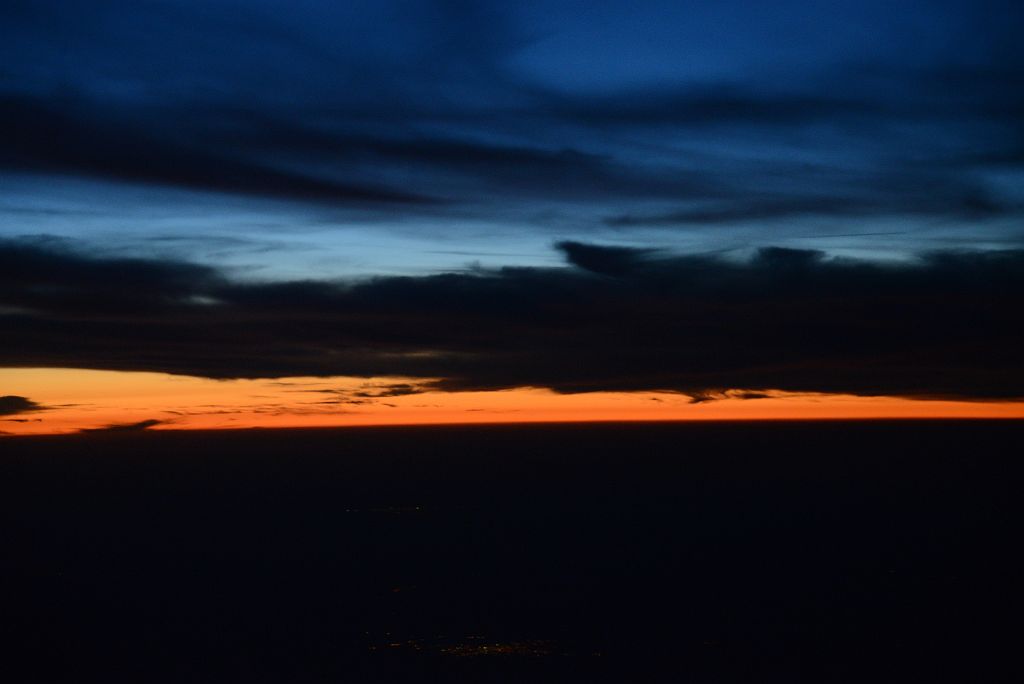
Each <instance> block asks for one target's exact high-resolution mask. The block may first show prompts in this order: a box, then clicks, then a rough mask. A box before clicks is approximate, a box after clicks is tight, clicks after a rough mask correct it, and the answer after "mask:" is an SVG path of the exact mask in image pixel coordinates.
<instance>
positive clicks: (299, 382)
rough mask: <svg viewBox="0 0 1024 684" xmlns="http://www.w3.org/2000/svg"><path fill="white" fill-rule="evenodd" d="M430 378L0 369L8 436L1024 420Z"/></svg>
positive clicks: (891, 400)
mask: <svg viewBox="0 0 1024 684" xmlns="http://www.w3.org/2000/svg"><path fill="white" fill-rule="evenodd" d="M423 382H424V381H423V380H422V379H419V380H417V379H410V378H394V377H384V378H371V379H367V378H350V377H333V378H309V377H306V378H280V379H274V380H211V379H207V378H196V377H189V376H176V375H166V374H162V373H128V372H115V371H93V370H78V369H60V368H8V369H0V395H18V396H24V397H27V398H28V399H30V400H32V401H33V402H35V403H37V404H39V405H40V406H42V407H44V408H43V409H42V410H38V411H30V412H24V413H18V414H15V415H4V416H0V434H53V433H68V432H77V431H79V430H83V429H85V430H88V429H100V428H104V427H107V426H110V425H131V424H138V423H143V422H144V421H155V422H154V423H153V424H152V427H150V428H149V429H152V430H188V429H229V428H252V427H280V428H284V427H332V426H357V425H411V424H414V425H425V424H452V423H520V422H522V423H526V422H574V421H666V420H800V419H843V418H848V419H873V418H874V419H883V418H1024V402H965V401H946V400H942V401H939V400H920V399H904V398H895V397H857V396H850V395H835V394H795V393H785V392H768V393H767V394H768V395H769V396H768V397H766V398H760V399H742V398H738V396H736V395H735V394H733V395H732V396H730V395H729V394H728V393H727V394H726V395H725V396H724V397H722V398H719V399H715V400H713V401H706V402H700V403H693V402H692V400H691V399H690V398H689V397H687V396H685V395H681V394H676V393H671V392H635V393H626V392H594V393H588V394H573V395H561V394H556V393H554V392H551V391H550V390H544V389H533V388H525V389H514V390H502V391H489V392H438V391H417V386H418V385H419V384H422V383H423Z"/></svg>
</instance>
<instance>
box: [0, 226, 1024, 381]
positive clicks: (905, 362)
mask: <svg viewBox="0 0 1024 684" xmlns="http://www.w3.org/2000/svg"><path fill="white" fill-rule="evenodd" d="M560 247H561V249H562V250H563V252H564V253H565V254H566V256H567V258H568V259H569V261H570V263H571V264H572V265H571V266H567V267H559V268H505V269H499V270H494V271H488V270H479V271H475V272H464V273H445V274H438V275H430V276H422V277H382V278H375V279H368V280H362V281H349V282H328V281H295V282H276V283H243V282H239V281H235V280H232V279H230V278H228V277H226V276H225V275H224V274H221V273H218V272H216V271H214V270H212V269H209V268H207V267H199V266H195V265H193V264H188V263H180V262H169V261H155V260H149V261H146V260H118V259H100V258H91V257H85V256H80V255H76V254H75V253H73V252H69V251H64V252H53V251H51V250H49V249H48V248H46V247H42V246H39V245H30V244H23V243H5V244H3V245H0V310H4V311H9V312H16V313H6V314H3V315H2V325H3V329H4V335H3V336H2V338H0V358H2V359H3V362H4V364H6V365H9V366H74V367H87V368H106V369H121V370H151V371H164V372H170V373H184V374H193V375H201V376H208V377H215V378H232V377H282V376H289V375H317V376H326V375H335V374H337V375H357V376H364V377H370V376H383V375H391V376H394V375H399V376H412V377H419V378H425V379H427V378H440V380H439V381H437V383H436V384H432V385H431V386H430V388H431V389H433V388H437V389H449V390H476V389H481V390H483V389H501V388H508V387H521V386H533V387H548V388H551V389H554V390H556V391H559V392H587V391H598V390H623V391H631V390H670V391H679V392H684V393H687V394H690V395H692V396H694V397H697V398H702V397H714V396H717V395H718V394H719V393H721V392H723V391H726V390H729V389H742V390H746V391H749V392H753V393H755V394H751V395H750V397H751V398H753V397H755V396H757V393H760V392H763V391H765V390H769V389H778V390H789V391H809V392H849V393H855V394H862V395H901V396H920V397H933V398H936V397H959V398H965V399H1000V398H1002V399H1009V398H1018V397H1020V396H1021V395H1022V394H1024V392H1022V387H1024V364H1022V363H1021V356H1020V349H1021V347H1022V344H1021V343H1022V339H1021V337H1022V336H1021V330H1024V320H1022V317H1024V314H1022V312H1024V251H1020V250H1007V251H990V252H971V251H964V252H938V253H928V254H922V255H920V256H918V257H917V258H915V259H913V260H909V261H906V262H886V263H878V262H868V261H857V260H850V259H842V258H833V257H828V256H827V255H825V254H823V253H820V252H812V251H805V250H789V249H778V248H772V249H762V250H760V251H758V252H757V253H756V254H754V255H753V256H752V257H751V258H749V259H747V260H742V261H739V260H728V259H725V258H722V257H718V256H686V255H683V256H674V255H670V254H667V253H664V252H651V251H645V250H630V249H626V248H618V247H616V248H608V247H602V246H598V245H583V244H578V243H563V244H562V245H561V246H560ZM16 264H22V267H21V268H19V269H13V270H12V269H9V268H7V267H6V265H16ZM610 275H611V276H614V277H609V276H610ZM419 387H420V386H419V385H414V386H410V387H405V386H403V385H398V386H386V385H381V386H379V387H378V386H374V387H369V388H365V390H364V391H366V392H367V394H368V395H372V396H374V397H384V396H389V393H395V394H401V393H413V392H415V391H418V388H419Z"/></svg>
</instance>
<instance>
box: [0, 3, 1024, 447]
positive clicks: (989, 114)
mask: <svg viewBox="0 0 1024 684" xmlns="http://www.w3.org/2000/svg"><path fill="white" fill-rule="evenodd" d="M1021 27H1024V5H1021V3H1019V2H1016V1H1014V0H980V1H979V0H974V1H966V0H906V1H905V2H900V3H892V2H880V1H875V0H862V1H861V2H856V3H850V2H838V1H834V2H833V1H827V0H821V1H818V2H809V1H799V2H798V1H795V0H779V1H777V2H772V3H764V2H754V1H747V2H741V1H739V0H719V1H716V2H695V1H685V0H675V1H671V2H670V1H660V0H646V1H641V2H629V3H626V2H610V1H607V0H591V1H589V2H582V1H581V2H569V1H567V0H544V2H540V1H539V0H538V1H532V0H525V1H523V2H518V3H490V2H456V1H449V2H419V1H401V2H390V1H386V0H374V1H372V2H370V1H361V0H353V1H350V2H343V3H338V2H328V1H326V0H319V1H313V0H293V1H291V2H288V3H284V2H269V1H267V0H246V1H244V2H243V1H242V0H202V1H199V0H176V1H171V0H149V1H140V0H132V1H131V2H129V1H128V0H94V1H92V2H88V3H84V2H72V1H68V0H66V1H64V2H48V1H46V0H9V1H8V2H5V3H3V5H2V7H0V126H2V129H3V131H4V135H3V136H0V329H2V330H3V334H2V336H0V421H3V422H0V432H7V433H19V432H46V431H70V430H76V429H95V428H102V427H105V426H107V427H109V426H113V428H114V429H121V428H125V427H126V426H127V427H129V428H131V427H132V426H135V427H136V428H138V429H167V428H175V427H178V428H182V427H224V426H227V425H228V423H230V424H231V425H239V426H257V425H275V426H276V425H309V424H318V425H319V424H325V425H326V424H353V423H365V422H373V423H378V422H384V423H387V422H394V423H397V422H460V421H476V420H556V419H557V420H563V419H593V420H597V419H612V418H623V419H626V418H628V419H643V418H647V419H680V418H737V417H754V418H758V417H760V418H768V417H841V416H851V417H867V416H876V417H891V416H894V415H917V416H943V415H986V416H992V415H1000V416H1009V415H1017V416H1024V404H1022V403H1021V401H1020V400H1021V397H1022V395H1024V390H1022V388H1024V364H1022V362H1021V358H1020V351H1019V350H1020V348H1021V347H1022V346H1024V345H1022V342H1024V340H1022V339H1021V337H1022V336H1021V334H1020V330H1021V329H1022V328H1024V321H1021V313H1020V312H1021V311H1024V306H1022V304H1024V302H1022V300H1024V249H1022V245H1024V123H1022V122H1024V45H1022V44H1021V41H1020V40H1019V33H1020V29H1021ZM274 383H295V385H291V386H289V385H281V384H274ZM185 386H187V387H188V390H187V391H185V390H183V389H182V388H183V387H185ZM118 387H120V388H121V389H120V390H117V389H116V388H118ZM287 387H291V388H292V389H296V388H298V387H301V391H289V392H285V391H283V390H284V389H285V388H287ZM332 392H333V393H332ZM314 399H317V400H319V401H321V402H324V403H319V404H313V403H312V402H313V400H314ZM332 401H333V402H334V403H329V402H332ZM485 417H486V418H485Z"/></svg>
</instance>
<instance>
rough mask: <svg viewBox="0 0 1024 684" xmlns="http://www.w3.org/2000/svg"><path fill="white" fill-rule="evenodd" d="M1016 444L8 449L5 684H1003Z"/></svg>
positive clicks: (1019, 473)
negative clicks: (954, 683) (461, 683)
mask: <svg viewBox="0 0 1024 684" xmlns="http://www.w3.org/2000/svg"><path fill="white" fill-rule="evenodd" d="M1022 438H1024V423H1019V422H1002V423H993V422H980V421H979V422H959V423H940V422H918V423H914V422H879V423H775V424H697V425H665V424H662V425H636V424H634V425H618V424H609V425H588V426H580V425H565V426H552V427H539V426H523V427H460V428H450V427H445V428H437V427H435V428H400V429H381V428H377V429H343V430H315V431H313V430H309V431H273V432H265V431H251V432H220V433H138V434H128V433H125V434H90V435H83V436H75V437H60V438H19V439H6V440H2V441H0V495H2V498H0V501H2V504H0V505H2V514H3V518H2V524H3V527H2V532H3V536H2V544H3V547H2V555H0V563H2V569H0V579H2V585H0V592H2V594H0V595H2V606H0V610H2V618H0V619H2V630H3V631H2V633H0V638H2V648H0V650H2V651H4V652H6V655H4V656H3V661H2V662H0V670H2V675H0V677H2V678H3V680H4V681H7V682H11V683H12V684H18V683H21V682H43V683H49V682H104V683H110V684H116V683H120V682H132V683H133V684H149V683H151V682H168V683H170V682H174V683H179V682H204V683H205V682H216V683H234V682H252V683H256V684H258V683H261V682H275V683H276V682H289V683H292V682H295V683H301V682H355V683H358V682H435V681H440V682H455V681H470V682H590V681H599V682H662V681H664V682H686V681H692V682H935V681H958V682H972V683H977V682H1016V681H1024V666H1022V657H1024V656H1022V655H1021V654H1022V653H1024V644H1022V641H1021V634H1022V633H1024V629H1022V620H1021V614H1020V613H1019V612H1018V610H1019V605H1015V604H1014V598H1015V596H1014V594H1015V591H1016V589H1017V587H1018V585H1019V584H1020V583H1021V582H1022V577H1024V575H1022V572H1021V571H1022V569H1024V568H1022V564H1021V563H1020V561H1019V560H1018V559H1017V558H1016V556H1017V553H1018V551H1019V546H1020V544H1021V534H1020V532H1021V530H1020V525H1019V521H1020V519H1021V512H1022V508H1024V506H1022V504H1021V485H1022V482H1024V459H1022V456H1021V454H1022V453H1024V449H1021V443H1022Z"/></svg>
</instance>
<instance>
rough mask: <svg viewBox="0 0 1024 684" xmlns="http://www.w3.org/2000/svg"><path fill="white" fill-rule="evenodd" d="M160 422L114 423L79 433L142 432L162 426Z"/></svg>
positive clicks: (85, 429) (153, 420)
mask: <svg viewBox="0 0 1024 684" xmlns="http://www.w3.org/2000/svg"><path fill="white" fill-rule="evenodd" d="M163 423H164V421H162V420H155V419H150V420H141V421H139V422H137V423H114V424H112V425H106V426H104V427H100V428H83V429H82V430H81V432H142V431H143V430H148V429H149V428H151V427H155V426H157V425H161V424H163Z"/></svg>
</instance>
